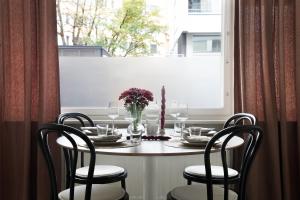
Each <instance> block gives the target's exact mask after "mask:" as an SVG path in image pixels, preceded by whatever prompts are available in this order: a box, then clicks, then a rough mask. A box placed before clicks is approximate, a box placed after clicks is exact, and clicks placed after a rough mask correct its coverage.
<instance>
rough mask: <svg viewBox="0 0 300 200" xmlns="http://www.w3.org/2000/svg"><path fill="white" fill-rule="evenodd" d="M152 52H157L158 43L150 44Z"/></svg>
mask: <svg viewBox="0 0 300 200" xmlns="http://www.w3.org/2000/svg"><path fill="white" fill-rule="evenodd" d="M150 48H151V49H150V53H151V54H156V53H157V45H156V44H151V45H150Z"/></svg>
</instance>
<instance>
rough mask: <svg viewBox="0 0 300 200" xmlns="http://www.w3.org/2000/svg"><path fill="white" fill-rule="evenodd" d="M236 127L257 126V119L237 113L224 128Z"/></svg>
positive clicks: (246, 114) (248, 114)
mask: <svg viewBox="0 0 300 200" xmlns="http://www.w3.org/2000/svg"><path fill="white" fill-rule="evenodd" d="M235 125H256V117H255V116H254V115H252V114H250V113H236V114H234V115H233V116H232V117H230V118H229V119H228V120H227V121H226V122H225V124H224V126H223V127H224V128H227V127H230V126H235Z"/></svg>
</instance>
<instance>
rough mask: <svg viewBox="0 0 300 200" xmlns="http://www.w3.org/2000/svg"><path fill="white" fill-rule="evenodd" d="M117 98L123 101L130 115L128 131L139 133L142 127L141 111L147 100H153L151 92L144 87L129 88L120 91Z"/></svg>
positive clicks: (147, 102)
mask: <svg viewBox="0 0 300 200" xmlns="http://www.w3.org/2000/svg"><path fill="white" fill-rule="evenodd" d="M119 100H123V101H124V107H125V108H126V110H127V111H128V112H129V113H130V115H131V119H132V120H131V121H132V123H131V125H129V127H128V131H129V132H130V133H131V134H140V135H141V132H142V131H143V129H144V127H143V125H142V123H141V121H142V112H143V110H144V109H145V107H146V106H148V104H149V101H153V94H152V93H151V92H150V91H148V90H145V89H140V88H130V89H128V90H125V91H124V92H122V94H121V95H120V96H119Z"/></svg>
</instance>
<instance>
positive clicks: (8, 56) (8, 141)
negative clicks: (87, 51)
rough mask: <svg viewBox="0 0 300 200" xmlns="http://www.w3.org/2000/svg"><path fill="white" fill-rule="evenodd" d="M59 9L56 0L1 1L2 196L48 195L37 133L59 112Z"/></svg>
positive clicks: (29, 199)
mask: <svg viewBox="0 0 300 200" xmlns="http://www.w3.org/2000/svg"><path fill="white" fill-rule="evenodd" d="M55 9H56V1H55V0H47V1H44V0H0V163H1V170H0V177H1V183H2V185H1V187H0V190H1V191H0V194H1V199H9V200H34V199H43V200H44V199H45V200H46V199H49V185H48V181H47V180H48V171H47V168H46V165H45V161H44V158H43V157H42V154H41V151H40V149H39V147H38V144H37V137H36V136H37V135H36V134H37V129H38V126H39V125H40V124H42V123H47V122H53V121H54V120H55V118H56V117H57V116H58V114H59V113H60V100H59V69H58V50H57V40H56V37H57V36H56V34H57V33H56V16H55ZM52 140H53V143H54V142H55V139H54V138H53V139H52ZM52 153H53V154H54V156H55V157H56V159H57V161H58V162H57V166H56V167H57V169H58V172H60V151H59V149H55V150H54V151H53V152H52ZM58 176H59V174H58ZM58 180H60V179H58Z"/></svg>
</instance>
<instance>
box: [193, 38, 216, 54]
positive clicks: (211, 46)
mask: <svg viewBox="0 0 300 200" xmlns="http://www.w3.org/2000/svg"><path fill="white" fill-rule="evenodd" d="M192 42H193V44H192V45H193V53H207V52H216V53H217V52H221V36H209V35H193V39H192Z"/></svg>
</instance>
